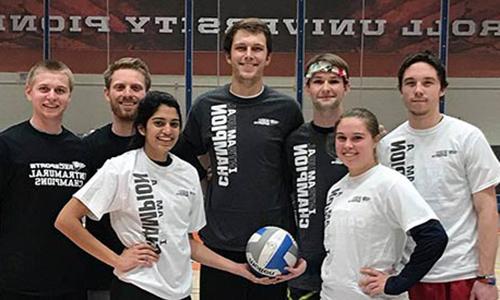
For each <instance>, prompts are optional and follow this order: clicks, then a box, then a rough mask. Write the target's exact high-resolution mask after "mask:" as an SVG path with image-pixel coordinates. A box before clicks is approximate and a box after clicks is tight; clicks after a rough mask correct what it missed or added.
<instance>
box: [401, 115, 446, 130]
mask: <svg viewBox="0 0 500 300" xmlns="http://www.w3.org/2000/svg"><path fill="white" fill-rule="evenodd" d="M447 119H448V116H446V115H444V114H441V119H440V120H439V122H437V124H436V125H434V126H432V127H429V128H425V129H417V128H413V127H411V126H410V122H409V121H408V122H407V125H408V126H407V130H408V131H409V132H410V133H412V134H414V135H428V134H432V133H434V132H436V131H437V130H439V128H441V127H442V126H444V125H443V124H444V123H445V122H446V120H447Z"/></svg>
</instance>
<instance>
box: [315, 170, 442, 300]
mask: <svg viewBox="0 0 500 300" xmlns="http://www.w3.org/2000/svg"><path fill="white" fill-rule="evenodd" d="M431 219H437V217H436V215H435V214H434V212H433V211H432V209H431V208H430V207H429V205H427V204H426V203H425V201H424V199H422V197H421V196H420V195H419V194H418V192H417V190H416V189H415V188H414V187H413V185H412V184H411V183H410V182H409V181H408V180H407V179H406V178H405V177H404V176H402V175H401V174H399V173H398V172H396V171H394V170H392V169H390V168H387V167H385V166H382V165H376V166H374V167H373V168H371V169H370V170H368V171H366V172H365V173H363V174H361V175H359V176H355V177H351V176H350V175H346V176H345V177H344V178H342V179H341V180H340V181H339V182H337V183H336V184H334V185H333V186H332V187H331V188H330V190H329V192H328V196H327V206H326V209H325V249H326V251H327V256H326V258H325V260H324V261H323V266H322V267H321V278H322V279H323V285H322V288H321V299H326V300H337V299H349V300H358V299H359V300H362V299H408V295H407V293H403V294H401V295H398V296H387V295H381V296H379V297H375V298H371V297H370V296H368V295H366V294H364V293H363V292H362V291H361V289H360V288H359V286H358V282H359V280H360V279H361V274H360V269H361V268H362V267H370V268H374V269H377V270H380V271H386V272H391V271H394V272H398V271H399V270H400V269H402V266H401V258H402V255H403V250H404V246H405V243H406V240H407V232H408V231H409V230H410V229H412V228H414V227H416V226H418V225H421V224H423V223H425V222H427V221H429V220H431Z"/></svg>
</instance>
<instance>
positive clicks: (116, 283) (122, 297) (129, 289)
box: [111, 277, 191, 300]
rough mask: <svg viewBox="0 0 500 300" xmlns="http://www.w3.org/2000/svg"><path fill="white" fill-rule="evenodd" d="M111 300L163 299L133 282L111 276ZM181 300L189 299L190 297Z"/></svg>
mask: <svg viewBox="0 0 500 300" xmlns="http://www.w3.org/2000/svg"><path fill="white" fill-rule="evenodd" d="M111 300H164V299H162V298H160V297H158V296H156V295H153V294H151V293H150V292H148V291H145V290H143V289H141V288H139V287H137V286H135V285H133V284H130V283H127V282H124V281H121V280H120V279H118V278H116V277H115V278H113V280H112V281H111ZM182 300H191V297H187V298H184V299H182Z"/></svg>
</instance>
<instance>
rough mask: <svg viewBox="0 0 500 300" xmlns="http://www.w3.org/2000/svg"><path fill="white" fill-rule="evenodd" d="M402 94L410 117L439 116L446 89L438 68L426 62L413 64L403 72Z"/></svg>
mask: <svg viewBox="0 0 500 300" xmlns="http://www.w3.org/2000/svg"><path fill="white" fill-rule="evenodd" d="M401 95H402V96H403V101H404V104H405V106H406V108H407V110H408V113H409V117H410V118H419V119H422V118H437V117H438V116H439V98H440V97H441V96H443V95H444V89H443V88H442V87H441V83H440V81H439V78H438V74H437V71H436V69H434V68H433V67H432V66H431V65H429V64H427V63H425V62H417V63H414V64H412V65H411V66H410V67H408V69H406V71H405V72H404V73H403V78H402V84H401Z"/></svg>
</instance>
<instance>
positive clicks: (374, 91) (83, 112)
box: [0, 73, 500, 145]
mask: <svg viewBox="0 0 500 300" xmlns="http://www.w3.org/2000/svg"><path fill="white" fill-rule="evenodd" d="M22 75H23V74H18V73H0V97H1V98H0V99H2V100H1V101H2V109H1V111H0V128H5V127H7V126H9V125H10V124H14V123H17V122H20V121H22V120H25V119H27V118H29V116H30V114H31V106H30V104H29V102H28V101H26V100H25V97H24V95H23V93H24V79H23V76H22ZM228 80H229V78H228V77H220V78H219V82H218V81H217V78H216V77H214V76H197V77H195V78H194V81H193V82H194V88H193V94H194V96H195V97H196V96H197V95H199V94H201V93H203V92H205V91H208V90H210V89H213V88H215V87H216V86H217V85H218V84H221V85H222V84H224V83H226V82H228ZM76 81H77V82H76V86H75V89H74V91H73V96H72V99H73V100H72V103H71V105H70V108H69V109H68V111H67V113H66V116H65V122H64V123H65V125H66V127H67V128H69V129H71V130H73V131H74V132H76V133H84V132H87V131H88V130H90V129H92V128H94V127H98V126H100V125H102V124H105V123H107V122H108V121H109V119H110V116H109V114H110V113H109V108H108V105H107V103H106V102H105V100H104V97H103V86H104V83H103V79H102V75H78V74H77V75H76ZM265 81H266V84H268V85H270V86H272V87H274V88H276V89H277V90H279V91H281V92H283V93H286V94H288V95H290V96H295V88H294V84H295V79H294V78H293V77H267V78H266V80H265ZM449 82H450V86H449V88H448V92H447V94H446V95H447V96H446V111H447V113H448V114H449V115H452V116H456V117H459V118H461V119H463V120H465V121H467V122H470V123H472V124H474V125H476V126H478V127H479V128H481V129H482V130H483V132H484V133H485V135H486V137H487V138H488V140H489V142H490V144H492V145H500V78H450V79H449ZM352 86H353V88H352V91H351V93H350V94H349V95H348V97H347V99H346V100H345V106H346V108H350V107H359V106H362V107H366V108H368V109H370V110H372V111H373V112H374V113H375V114H376V115H377V116H378V118H379V121H380V122H381V123H382V124H384V125H385V126H386V128H388V129H389V130H390V129H392V128H394V127H395V126H396V125H398V124H399V123H401V122H402V121H403V120H405V117H406V113H405V109H404V106H403V104H402V101H401V98H400V95H399V92H398V90H397V88H396V86H397V80H396V78H374V77H371V78H363V79H362V81H361V79H360V78H354V79H353V80H352ZM361 87H362V88H361ZM152 89H158V90H163V91H167V92H169V93H171V94H173V95H174V96H175V97H176V98H177V99H178V100H179V101H180V103H181V105H182V108H183V112H184V113H185V105H184V103H185V100H184V98H185V97H184V95H185V91H184V77H183V76H153V87H152ZM303 111H304V116H305V118H306V120H310V119H311V116H312V108H311V104H310V101H309V100H308V99H307V97H306V98H305V99H304V106H303Z"/></svg>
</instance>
